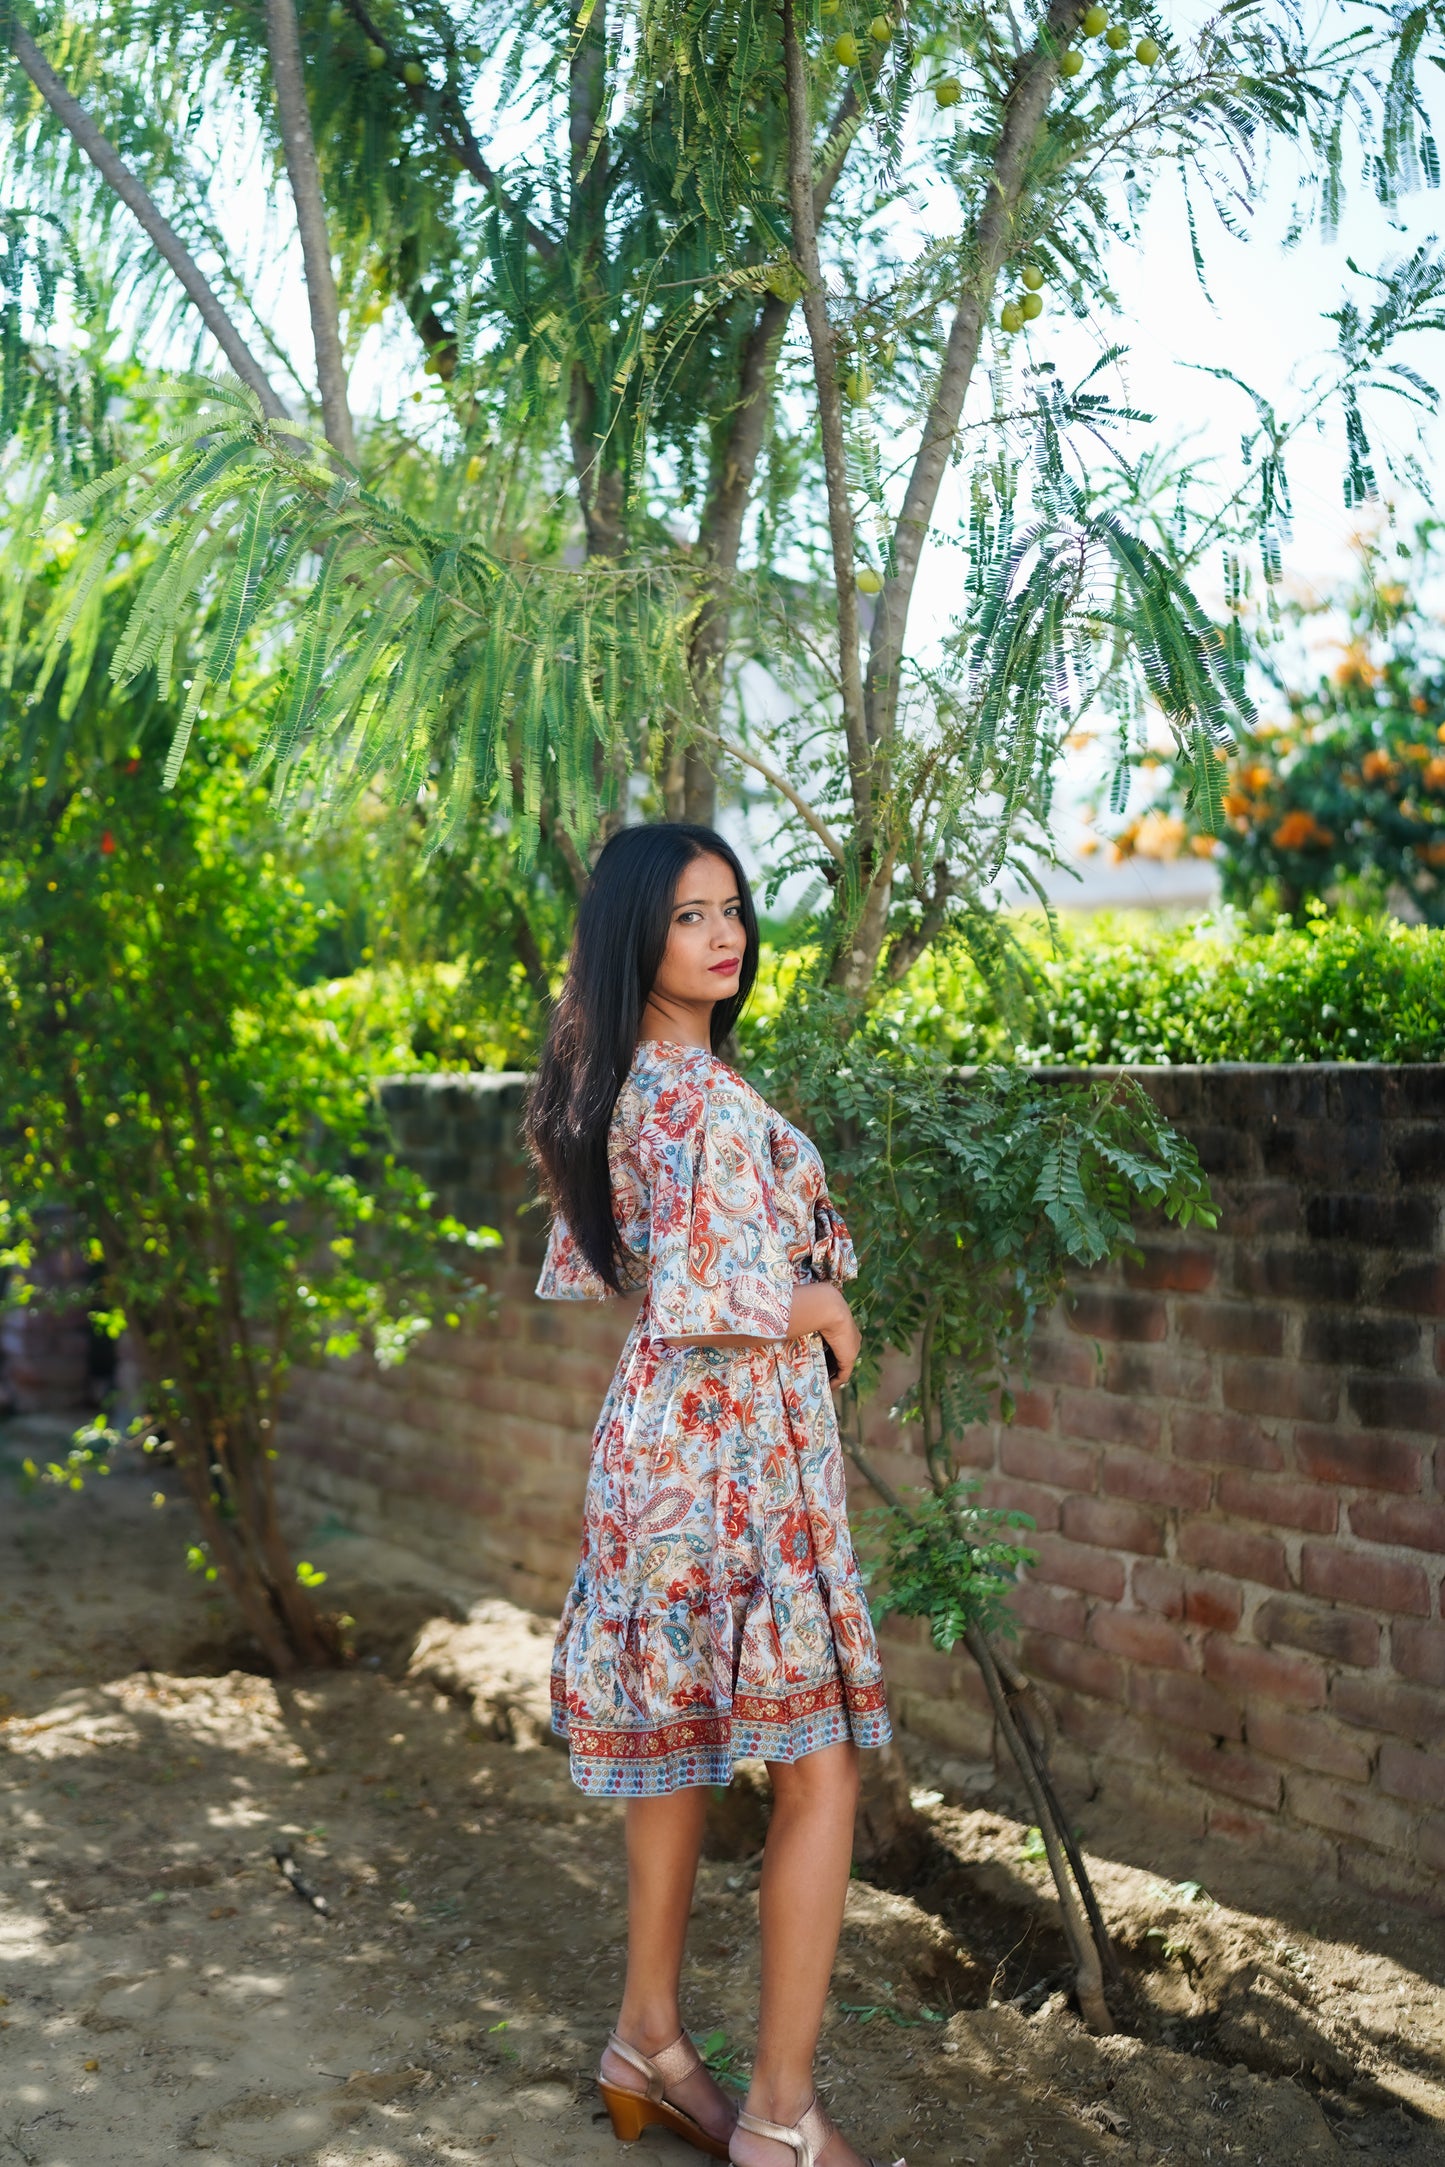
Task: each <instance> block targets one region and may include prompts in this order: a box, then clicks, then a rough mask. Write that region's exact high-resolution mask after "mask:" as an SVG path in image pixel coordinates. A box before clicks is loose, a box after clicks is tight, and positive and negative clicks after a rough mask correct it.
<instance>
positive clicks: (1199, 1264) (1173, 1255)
mask: <svg viewBox="0 0 1445 2167" xmlns="http://www.w3.org/2000/svg"><path fill="white" fill-rule="evenodd" d="M1215 1262H1216V1252H1215V1251H1214V1250H1213V1249H1205V1248H1184V1247H1175V1246H1174V1245H1172V1244H1169V1245H1165V1244H1162V1243H1156V1242H1141V1243H1140V1245H1139V1255H1138V1256H1137V1257H1126V1258H1125V1259H1124V1277H1125V1279H1126V1280H1127V1282H1128V1284H1129V1285H1130V1286H1131V1287H1148V1288H1153V1289H1155V1290H1156V1291H1158V1292H1161V1293H1175V1294H1199V1293H1202V1292H1203V1290H1204V1289H1205V1288H1206V1287H1210V1286H1213V1284H1214V1270H1215Z"/></svg>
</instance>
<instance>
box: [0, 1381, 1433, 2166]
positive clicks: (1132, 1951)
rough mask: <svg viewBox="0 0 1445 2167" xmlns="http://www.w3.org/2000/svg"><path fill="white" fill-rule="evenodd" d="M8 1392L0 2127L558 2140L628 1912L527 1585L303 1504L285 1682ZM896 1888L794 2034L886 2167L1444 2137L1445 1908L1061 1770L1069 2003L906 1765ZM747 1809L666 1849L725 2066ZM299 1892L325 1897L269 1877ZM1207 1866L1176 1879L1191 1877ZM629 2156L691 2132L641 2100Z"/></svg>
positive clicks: (733, 2054) (242, 2139) (5, 2147)
mask: <svg viewBox="0 0 1445 2167" xmlns="http://www.w3.org/2000/svg"><path fill="white" fill-rule="evenodd" d="M65 1436H66V1430H65V1428H64V1426H63V1425H59V1424H57V1423H56V1422H54V1421H43V1420H41V1419H40V1418H29V1419H28V1420H25V1421H21V1422H13V1423H11V1424H9V1425H7V1426H6V1427H5V1428H3V1429H0V1690H3V1695H4V1696H5V1697H4V1698H3V1699H0V1718H3V1719H4V1720H3V1721H0V1815H3V1838H0V1846H3V1849H0V2167H4V2163H6V2162H24V2163H26V2167H132V2163H137V2167H138V2163H142V2162H144V2163H150V2162H153V2161H157V2160H163V2159H168V2158H172V2157H179V2158H181V2159H183V2160H190V2161H194V2162H195V2163H196V2167H240V2163H245V2162H260V2163H263V2167H273V2163H274V2167H281V2163H283V2162H285V2163H291V2162H306V2163H311V2167H443V2163H453V2162H458V2163H460V2162H465V2163H468V2167H472V2163H477V2167H593V2163H599V2167H600V2163H602V2162H604V2161H610V2162H615V2161H618V2159H619V2155H618V2152H617V2149H616V2147H615V2145H614V2143H613V2139H612V2137H611V2134H610V2130H609V2129H608V2126H607V2124H606V2123H605V2121H601V2120H599V2118H598V2113H597V2102H596V2099H595V2095H594V2093H593V2091H592V2088H591V2084H590V2072H591V2070H592V2068H593V2067H594V2066H595V2060H596V2055H597V2051H598V2047H599V2044H600V2041H601V2038H602V2036H603V2034H604V2033H605V2032H606V2030H607V2027H608V2023H609V2021H610V2018H611V2014H612V2005H613V1997H614V1995H615V1992H616V1987H617V1980H618V1974H619V1965H620V1961H621V1954H622V1946H623V1926H624V1917H623V1891H622V1880H621V1875H620V1871H619V1863H618V1849H619V1834H620V1831H619V1827H618V1809H617V1808H614V1807H609V1806H598V1805H595V1804H587V1803H585V1802H584V1801H583V1800H582V1799H581V1798H580V1797H579V1796H578V1794H577V1793H576V1792H575V1791H573V1789H572V1788H571V1786H570V1784H569V1782H568V1779H567V1771H566V1763H565V1760H564V1758H563V1756H562V1754H561V1753H560V1752H557V1751H555V1750H553V1749H552V1748H551V1747H549V1746H548V1745H547V1744H546V1743H545V1742H544V1734H543V1726H542V1717H543V1699H542V1690H541V1685H542V1679H543V1675H544V1671H545V1661H546V1655H547V1647H548V1631H549V1628H548V1626H547V1623H546V1621H541V1620H538V1621H532V1620H529V1619H528V1618H527V1617H526V1616H525V1614H524V1613H521V1612H519V1611H516V1610H514V1609H512V1608H511V1607H510V1606H509V1605H506V1604H499V1603H488V1602H486V1601H485V1600H484V1599H480V1591H479V1590H477V1589H468V1588H455V1587H451V1586H449V1585H447V1584H446V1577H445V1576H444V1575H433V1574H430V1573H429V1572H428V1571H427V1569H426V1568H425V1567H424V1566H422V1565H421V1564H420V1563H419V1562H418V1561H417V1560H415V1559H413V1558H409V1557H407V1556H405V1555H404V1554H401V1553H397V1552H394V1551H389V1550H386V1549H384V1548H383V1547H381V1546H379V1545H375V1544H368V1543H363V1542H361V1541H360V1540H358V1539H356V1538H354V1537H349V1536H348V1535H347V1534H346V1533H345V1531H344V1530H341V1529H339V1528H337V1527H335V1526H332V1527H329V1528H322V1529H320V1530H316V1531H313V1534H312V1536H311V1537H310V1538H309V1540H308V1545H307V1549H308V1554H309V1555H311V1556H312V1557H313V1559H314V1561H315V1562H316V1563H317V1564H319V1565H322V1566H324V1567H325V1569H326V1571H327V1572H328V1574H329V1576H330V1577H329V1579H328V1583H327V1589H326V1593H327V1596H328V1597H331V1596H333V1595H334V1596H336V1597H337V1598H338V1599H339V1600H340V1602H341V1604H342V1605H343V1607H344V1608H346V1609H347V1610H349V1611H350V1612H351V1613H352V1614H353V1615H354V1617H355V1619H356V1626H355V1630H354V1635H353V1637H354V1639H355V1641H356V1644H357V1651H358V1660H357V1662H356V1664H355V1665H354V1666H353V1667H352V1668H350V1669H348V1670H346V1671H344V1672H341V1673H337V1674H332V1675H326V1676H321V1677H312V1678H308V1679H307V1680H306V1681H305V1682H304V1683H301V1684H298V1685H295V1686H289V1687H284V1688H278V1687H277V1686H275V1685H274V1684H273V1683H271V1682H270V1681H269V1680H268V1679H265V1678H262V1677H259V1676H256V1675H253V1674H252V1673H251V1672H250V1671H249V1670H248V1669H247V1668H246V1667H245V1661H244V1651H243V1650H242V1649H241V1648H240V1646H239V1644H238V1643H237V1642H236V1641H235V1640H234V1638H232V1637H231V1626H230V1621H229V1618H228V1616H227V1613H226V1611H225V1608H224V1606H223V1605H222V1604H221V1603H220V1602H219V1601H218V1600H217V1599H216V1596H215V1592H214V1590H208V1589H207V1588H206V1587H205V1585H204V1583H201V1582H198V1581H197V1580H195V1579H194V1578H192V1577H191V1576H189V1575H188V1574H187V1573H186V1571H185V1569H184V1548H185V1543H186V1541H187V1539H188V1535H189V1530H188V1528H187V1525H186V1522H185V1516H184V1514H185V1509H184V1507H183V1505H181V1504H179V1503H176V1502H171V1503H168V1504H165V1505H162V1506H157V1505H154V1504H153V1503H152V1493H153V1492H155V1491H157V1490H160V1491H161V1492H162V1493H164V1492H165V1491H166V1490H168V1489H169V1490H174V1488H175V1484H174V1481H173V1479H169V1480H168V1479H167V1478H166V1477H165V1476H164V1475H161V1476H159V1477H157V1475H156V1474H155V1471H154V1469H153V1468H151V1467H145V1468H134V1469H130V1470H127V1471H118V1472H116V1473H115V1474H113V1475H111V1476H110V1477H109V1478H108V1479H107V1480H106V1481H103V1482H99V1483H97V1484H95V1485H94V1486H93V1487H92V1488H91V1489H88V1490H87V1491H86V1492H84V1493H83V1494H81V1495H79V1496H73V1495H70V1494H68V1493H62V1492H57V1491H54V1490H42V1491H39V1492H36V1493H34V1494H32V1495H31V1496H29V1497H28V1498H21V1497H20V1495H19V1493H18V1491H17V1488H16V1485H15V1479H14V1478H15V1471H16V1469H17V1468H18V1466H19V1463H20V1460H21V1458H22V1457H23V1456H24V1454H26V1453H27V1452H29V1453H33V1454H35V1455H36V1456H37V1457H39V1458H44V1457H45V1456H47V1455H48V1454H49V1453H52V1452H54V1451H55V1449H56V1447H57V1445H63V1442H64V1439H65ZM916 1775H917V1782H918V1787H919V1789H918V1794H917V1795H918V1796H919V1797H921V1798H922V1799H923V1800H924V1802H925V1811H926V1812H927V1814H928V1818H929V1822H930V1828H931V1836H930V1843H929V1849H928V1855H927V1858H926V1859H925V1861H924V1863H923V1866H922V1868H921V1869H918V1870H916V1871H915V1872H914V1873H913V1875H912V1876H911V1883H910V1886H908V1887H906V1888H895V1889H889V1888H879V1887H875V1886H871V1885H870V1884H869V1883H867V1882H864V1881H861V1880H860V1881H855V1884H854V1887H853V1890H852V1893H851V1897H850V1901H849V1909H848V1920H847V1925H846V1929H845V1934H844V1943H843V1949H842V1953H841V1956H840V1961H839V1966H838V1972H837V1979H836V1985H835V1993H834V2000H833V2003H832V2006H831V2009H830V2012H829V2018H828V2023H827V2027H826V2032H825V2036H824V2042H823V2050H822V2058H821V2077H822V2083H823V2087H824V2092H825V2097H827V2098H828V2099H830V2100H831V2103H832V2105H833V2107H834V2110H835V2112H836V2113H837V2114H838V2116H839V2118H840V2119H846V2122H847V2125H848V2127H849V2128H850V2130H852V2131H853V2132H854V2133H855V2134H856V2136H857V2138H858V2139H859V2140H860V2141H862V2142H866V2143H867V2144H869V2145H870V2146H871V2147H872V2148H873V2149H874V2150H875V2151H877V2152H879V2153H880V2154H883V2155H884V2156H885V2157H887V2158H889V2159H891V2158H893V2157H894V2156H895V2155H896V2154H897V2153H899V2152H906V2154H907V2157H908V2161H909V2167H1116V2163H1123V2162H1131V2163H1134V2162H1138V2163H1149V2167H1153V2163H1155V2162H1163V2161H1168V2162H1171V2163H1174V2167H1195V2163H1200V2167H1203V2163H1206V2162H1208V2163H1223V2162H1237V2163H1240V2167H1316V2163H1318V2167H1326V2163H1330V2162H1336V2161H1355V2160H1362V2161H1365V2162H1385V2161H1390V2162H1392V2163H1393V2162H1398V2163H1400V2167H1427V2163H1431V2167H1433V2163H1440V2167H1445V1927H1442V1925H1441V1922H1440V1921H1438V1920H1431V1919H1428V1918H1424V1917H1421V1916H1418V1915H1414V1914H1412V1913H1410V1912H1409V1911H1406V1910H1403V1909H1402V1910H1392V1909H1390V1908H1388V1907H1386V1906H1384V1905H1382V1904H1380V1903H1379V1902H1378V1901H1376V1900H1367V1901H1365V1902H1363V1903H1362V1902H1360V1901H1358V1900H1354V1899H1349V1898H1345V1897H1335V1896H1334V1895H1330V1896H1328V1897H1320V1896H1319V1895H1317V1894H1316V1892H1314V1891H1312V1890H1310V1889H1308V1888H1301V1887H1298V1886H1285V1885H1281V1884H1280V1883H1278V1882H1275V1883H1274V1884H1273V1885H1271V1883H1270V1882H1269V1881H1268V1879H1267V1878H1265V1877H1264V1876H1263V1875H1262V1874H1259V1873H1254V1874H1251V1871H1250V1869H1249V1867H1248V1863H1247V1862H1245V1861H1241V1860H1240V1859H1239V1858H1238V1857H1237V1856H1235V1857H1231V1856H1230V1855H1228V1854H1223V1853H1221V1854H1219V1855H1215V1854H1213V1853H1202V1852H1201V1851H1200V1850H1199V1848H1198V1847H1197V1846H1196V1847H1194V1848H1193V1849H1192V1850H1190V1851H1188V1852H1187V1853H1185V1852H1181V1850H1180V1848H1179V1844H1178V1839H1177V1838H1172V1837H1169V1836H1165V1835H1162V1834H1158V1833H1156V1832H1151V1831H1150V1830H1149V1829H1147V1828H1141V1827H1138V1826H1132V1827H1130V1828H1128V1829H1111V1828H1110V1827H1109V1826H1108V1824H1107V1823H1105V1822H1096V1821H1091V1820H1090V1819H1089V1815H1088V1811H1087V1809H1081V1813H1080V1821H1081V1826H1082V1828H1083V1830H1084V1834H1085V1838H1086V1842H1087V1846H1088V1851H1089V1856H1090V1860H1091V1866H1092V1867H1093V1870H1094V1872H1095V1874H1096V1877H1097V1885H1098V1887H1099V1891H1100V1895H1101V1899H1102V1901H1103V1903H1104V1906H1105V1910H1106V1912H1107V1914H1108V1916H1109V1919H1110V1922H1111V1925H1112V1928H1113V1930H1114V1933H1115V1935H1116V1938H1117V1941H1118V1945H1119V1947H1120V1950H1121V1952H1122V1954H1123V1956H1124V1960H1125V1963H1126V1966H1127V1969H1128V1972H1129V1976H1130V1979H1131V1982H1132V1985H1131V2006H1130V2008H1129V2010H1128V2012H1127V2026H1128V2028H1127V2029H1125V2030H1124V2031H1121V2032H1120V2033H1119V2034H1118V2035H1117V2036H1115V2037H1113V2038H1108V2039H1095V2038H1091V2037H1090V2036H1089V2035H1088V2034H1087V2033H1086V2032H1085V2031H1084V2030H1083V2028H1082V2026H1081V2025H1080V2024H1079V2022H1078V2020H1077V2019H1076V2018H1075V2017H1074V2016H1073V2015H1072V2013H1071V2011H1070V2008H1069V2004H1068V2000H1067V1995H1066V1991H1065V1989H1066V1987H1067V1980H1068V1971H1067V1966H1066V1963H1065V1958H1064V1948H1063V1943H1062V1940H1061V1938H1060V1936H1059V1933H1058V1929H1057V1921H1056V1918H1055V1915H1054V1910H1053V1905H1052V1902H1051V1899H1050V1896H1049V1893H1048V1888H1047V1879H1046V1872H1045V1870H1044V1869H1043V1868H1042V1867H1040V1866H1039V1865H1038V1864H1037V1863H1035V1862H1033V1861H1032V1860H1030V1859H1029V1858H1028V1857H1026V1856H1025V1855H1024V1854H1025V1852H1026V1849H1027V1831H1026V1830H1025V1828H1024V1827H1023V1826H1022V1824H1021V1823H1020V1822H1019V1821H1017V1820H1016V1819H1014V1818H1012V1817H1011V1816H1010V1815H1009V1814H1008V1813H1007V1812H1006V1811H1004V1810H1002V1808H1001V1806H1000V1805H999V1804H998V1802H997V1801H996V1800H995V1799H994V1798H992V1797H988V1798H985V1799H984V1801H983V1803H982V1804H980V1805H979V1806H978V1807H977V1808H976V1809H975V1810H970V1811H963V1810H961V1809H958V1808H950V1807H948V1806H945V1805H944V1804H942V1803H941V1802H940V1801H938V1799H937V1797H936V1794H931V1793H930V1790H929V1783H928V1771H927V1768H926V1767H925V1766H923V1765H922V1764H920V1766H919V1767H918V1769H917V1771H916ZM761 1813H762V1808H761V1805H760V1803H759V1801H758V1799H757V1798H756V1797H755V1795H754V1794H753V1793H752V1792H751V1791H750V1790H749V1789H748V1788H747V1787H746V1785H744V1784H739V1785H737V1786H735V1789H734V1793H733V1794H730V1796H729V1799H728V1801H727V1804H726V1807H725V1809H723V1812H722V1813H721V1815H720V1819H719V1837H718V1841H717V1845H716V1848H717V1849H718V1850H719V1851H721V1852H730V1853H731V1854H732V1855H730V1856H717V1857H714V1858H710V1859H709V1860H707V1861H706V1862H705V1864H704V1867H703V1872H702V1878H701V1884H700V1888H699V1895H698V1904H697V1917H696V1925H695V1930H694V1938H693V1947H692V1956H691V1961H690V1966H689V1975H688V1980H687V1987H686V2007H687V2012H688V2016H689V2020H690V2022H691V2023H692V2025H693V2027H694V2030H695V2032H696V2033H697V2034H699V2035H703V2034H709V2033H714V2032H721V2033H722V2034H723V2035H724V2037H725V2045H724V2046H723V2047H722V2048H721V2050H720V2053H721V2055H722V2057H723V2058H724V2059H730V2061H731V2066H732V2067H733V2069H734V2070H740V2069H743V2068H744V2067H745V2065H746V2059H747V2054H748V2050H749V2041H750V2030H749V2010H750V2008H751V2006H752V2003H753V1997H754V1991H755V1964H756V1942H755V1933H754V1891H755V1887H756V1881H757V1855H756V1845H757V1841H758V1838H759V1835H760V1833H761V1826H762V1821H761ZM278 1846H279V1847H280V1848H281V1849H283V1850H289V1853H290V1855H291V1857H292V1858H293V1859H294V1863H295V1870H296V1872H297V1874H298V1875H299V1876H300V1878H301V1879H302V1880H303V1881H304V1882H305V1883H306V1884H307V1885H308V1886H309V1887H310V1888H312V1889H313V1890H315V1891H317V1892H319V1893H320V1894H321V1895H323V1896H324V1898H325V1899H326V1901H327V1904H328V1906H329V1912H328V1915H327V1916H324V1917H323V1916H321V1915H320V1914H318V1913H317V1912H316V1911H315V1910H313V1909H312V1908H311V1907H310V1906H309V1905H308V1904H307V1903H306V1902H304V1901H303V1899H302V1898H301V1897H300V1896H298V1895H297V1893H296V1892H295V1890H294V1889H293V1887H292V1886H291V1885H290V1883H289V1882H288V1881H286V1880H285V1879H283V1877H282V1875H281V1873H280V1871H279V1870H278V1868H277V1865H276V1863H275V1859H274V1856H273V1854H274V1851H275V1849H276V1848H277V1847H278ZM1206 1892H1207V1893H1206ZM626 2157H627V2158H629V2159H632V2160H635V2161H636V2162H637V2167H685V2162H687V2161H689V2160H693V2159H695V2158H696V2157H697V2155H696V2154H694V2153H692V2152H690V2151H689V2150H688V2149H687V2148H686V2147H684V2146H682V2145H679V2144H678V2143H676V2141H675V2140H673V2139H672V2138H670V2137H666V2136H659V2135H658V2134H657V2133H656V2132H651V2133H649V2135H648V2136H647V2137H646V2138H645V2139H644V2141H643V2145H642V2148H641V2150H640V2151H638V2152H635V2153H631V2152H630V2153H629V2154H628V2155H626Z"/></svg>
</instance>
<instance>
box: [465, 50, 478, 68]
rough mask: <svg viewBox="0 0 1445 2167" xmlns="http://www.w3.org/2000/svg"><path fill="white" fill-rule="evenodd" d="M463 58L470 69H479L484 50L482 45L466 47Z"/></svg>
mask: <svg viewBox="0 0 1445 2167" xmlns="http://www.w3.org/2000/svg"><path fill="white" fill-rule="evenodd" d="M462 58H463V60H464V61H465V62H466V64H467V66H468V67H469V68H479V67H480V66H481V64H482V48H481V47H480V45H464V46H463V47H462Z"/></svg>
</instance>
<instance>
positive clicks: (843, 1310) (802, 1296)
mask: <svg viewBox="0 0 1445 2167" xmlns="http://www.w3.org/2000/svg"><path fill="white" fill-rule="evenodd" d="M814 1333H817V1334H818V1335H819V1336H820V1337H821V1338H822V1339H823V1341H824V1342H825V1344H826V1345H827V1346H828V1347H830V1348H831V1349H832V1353H833V1359H834V1361H835V1362H836V1363H837V1365H838V1367H837V1370H836V1372H835V1374H834V1376H833V1380H832V1381H833V1383H834V1384H835V1385H838V1386H842V1385H845V1384H846V1383H847V1382H848V1379H849V1378H850V1377H851V1376H852V1374H853V1365H854V1363H855V1362H856V1361H857V1359H858V1350H859V1348H860V1347H861V1346H862V1344H863V1341H862V1337H861V1335H860V1333H859V1330H858V1327H857V1325H856V1324H855V1323H854V1322H853V1312H852V1310H851V1309H850V1308H849V1307H848V1304H847V1302H846V1301H845V1300H844V1298H843V1293H842V1290H841V1288H839V1287H835V1286H832V1285H831V1284H829V1283H828V1282H826V1281H823V1282H820V1283H816V1284H813V1283H810V1284H806V1285H803V1286H800V1287H795V1288H794V1289H793V1305H792V1308H791V1309H790V1310H789V1312H788V1337H789V1339H809V1338H811V1337H812V1335H813V1334H814Z"/></svg>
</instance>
